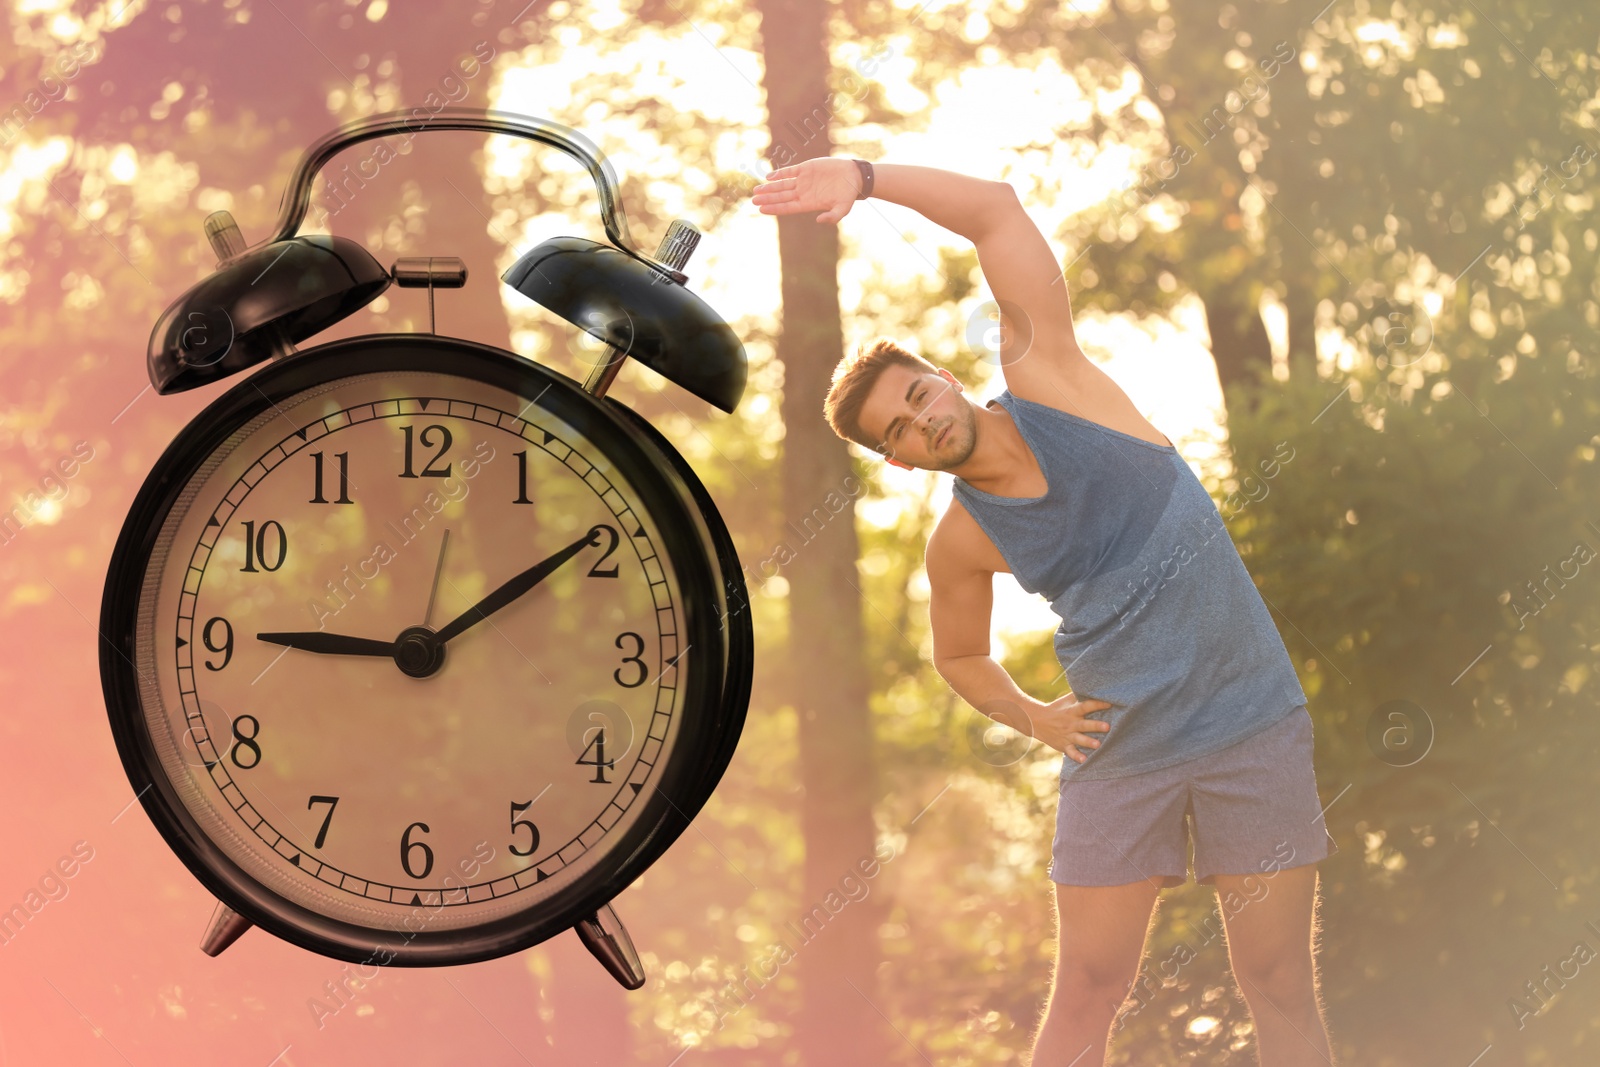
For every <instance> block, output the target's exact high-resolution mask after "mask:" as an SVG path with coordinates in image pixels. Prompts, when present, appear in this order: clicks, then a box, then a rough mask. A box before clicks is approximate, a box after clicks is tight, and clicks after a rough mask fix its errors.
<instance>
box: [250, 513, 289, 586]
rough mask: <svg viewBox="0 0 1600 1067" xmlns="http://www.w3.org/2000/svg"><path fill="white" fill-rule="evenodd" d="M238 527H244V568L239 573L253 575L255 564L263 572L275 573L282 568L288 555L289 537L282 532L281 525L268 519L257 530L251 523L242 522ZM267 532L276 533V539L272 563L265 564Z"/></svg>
mask: <svg viewBox="0 0 1600 1067" xmlns="http://www.w3.org/2000/svg"><path fill="white" fill-rule="evenodd" d="M239 525H241V526H243V527H244V566H243V567H240V568H239V569H240V570H241V571H246V572H248V573H250V574H255V573H256V564H257V563H260V564H261V569H262V570H264V571H275V570H277V569H278V568H279V567H281V566H283V561H284V559H285V557H287V556H288V555H289V535H288V534H286V533H284V532H283V526H282V524H281V523H278V522H276V521H274V520H272V519H268V520H267V521H266V522H264V523H262V524H261V529H259V530H258V529H256V524H255V523H253V522H242V523H240V524H239ZM268 530H276V531H277V532H278V535H277V537H275V538H274V539H273V540H274V543H275V545H276V550H275V551H274V552H273V553H272V555H273V557H274V562H272V563H268V562H267V547H268V545H267V531H268Z"/></svg>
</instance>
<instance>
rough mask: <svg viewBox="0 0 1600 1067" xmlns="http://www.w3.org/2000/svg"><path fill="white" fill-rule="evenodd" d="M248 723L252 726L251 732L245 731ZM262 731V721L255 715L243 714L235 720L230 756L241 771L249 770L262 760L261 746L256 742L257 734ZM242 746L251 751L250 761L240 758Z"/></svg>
mask: <svg viewBox="0 0 1600 1067" xmlns="http://www.w3.org/2000/svg"><path fill="white" fill-rule="evenodd" d="M246 725H249V727H250V732H249V733H245V732H244V728H245V726H246ZM260 732H261V722H260V720H259V719H257V718H256V717H255V716H254V715H241V716H239V717H238V718H237V719H235V720H233V747H232V748H230V749H229V750H228V758H230V759H232V760H233V765H234V766H235V767H237V768H239V769H240V770H241V771H248V770H249V769H250V768H251V767H254V766H255V765H256V764H258V763H260V762H261V746H260V745H258V744H256V734H258V733H260ZM241 748H242V749H244V750H245V751H246V752H248V753H250V762H249V763H246V762H245V761H244V760H242V759H240V758H239V750H240V749H241Z"/></svg>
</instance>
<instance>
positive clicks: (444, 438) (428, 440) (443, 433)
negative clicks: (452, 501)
mask: <svg viewBox="0 0 1600 1067" xmlns="http://www.w3.org/2000/svg"><path fill="white" fill-rule="evenodd" d="M435 430H437V431H438V433H437V434H435V433H434V431H435ZM400 432H401V433H403V434H405V435H406V469H405V470H403V471H401V472H400V477H402V478H448V477H450V464H448V463H446V464H445V465H444V466H443V467H441V468H439V469H438V470H435V469H434V464H435V463H438V462H439V461H440V460H441V459H443V458H444V454H445V453H446V452H448V451H450V442H451V437H450V431H449V430H448V429H446V428H445V427H443V426H440V425H439V424H438V423H433V424H431V425H428V426H424V427H423V428H422V433H420V434H418V435H417V436H418V437H419V438H420V439H421V442H422V447H423V448H432V447H433V442H434V439H435V437H438V438H439V440H440V444H439V451H437V452H435V453H434V454H433V458H432V459H430V460H428V465H427V466H426V467H423V468H422V473H421V474H417V473H414V469H413V467H412V460H411V436H412V427H410V426H402V427H400Z"/></svg>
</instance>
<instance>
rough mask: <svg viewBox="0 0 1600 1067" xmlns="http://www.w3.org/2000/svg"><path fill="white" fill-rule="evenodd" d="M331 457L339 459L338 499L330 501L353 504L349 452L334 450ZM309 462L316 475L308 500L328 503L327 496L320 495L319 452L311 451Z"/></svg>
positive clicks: (313, 502) (316, 502) (320, 455)
mask: <svg viewBox="0 0 1600 1067" xmlns="http://www.w3.org/2000/svg"><path fill="white" fill-rule="evenodd" d="M333 458H334V459H336V460H338V461H339V499H337V500H335V501H332V503H335V504H353V503H355V501H353V500H351V499H350V453H348V452H335V453H334V454H333ZM311 464H312V468H313V471H314V473H315V475H316V482H317V487H316V491H315V492H314V493H313V494H312V496H311V500H310V501H309V502H310V503H312V504H327V503H329V500H328V498H327V497H325V496H323V495H322V453H321V452H313V453H311Z"/></svg>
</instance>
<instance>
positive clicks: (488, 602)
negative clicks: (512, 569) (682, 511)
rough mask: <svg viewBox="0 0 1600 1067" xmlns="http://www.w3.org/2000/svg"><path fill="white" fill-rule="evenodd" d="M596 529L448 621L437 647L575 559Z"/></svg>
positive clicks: (596, 531) (439, 634)
mask: <svg viewBox="0 0 1600 1067" xmlns="http://www.w3.org/2000/svg"><path fill="white" fill-rule="evenodd" d="M600 529H601V528H600V527H599V526H591V527H590V528H589V532H588V533H586V534H584V535H583V536H582V537H580V538H578V540H576V541H574V542H572V544H570V545H568V546H567V547H566V548H563V549H562V550H561V551H559V552H557V553H556V554H555V555H553V556H551V557H550V558H548V559H546V560H544V561H542V562H540V563H535V564H534V565H533V566H531V567H529V568H528V569H527V570H525V571H523V572H522V573H521V574H519V575H517V576H516V577H515V578H512V579H510V580H509V581H507V582H506V583H505V584H503V585H501V586H500V588H498V589H496V590H495V591H494V592H492V593H490V594H489V595H488V596H486V597H484V598H483V599H482V600H480V601H478V602H477V603H476V604H474V605H472V607H470V608H468V609H467V610H466V611H464V612H462V613H461V614H460V615H458V616H456V617H455V618H454V619H452V620H450V622H449V623H447V624H446V625H445V626H444V627H443V628H442V629H441V630H439V631H438V633H437V634H436V637H437V638H438V641H439V643H440V644H441V645H442V644H444V643H445V642H446V641H448V640H450V639H451V638H452V637H456V636H459V635H460V634H461V632H462V631H464V630H466V629H467V628H468V627H469V626H472V625H474V624H475V623H478V622H480V621H482V620H483V619H485V618H488V617H489V616H490V615H492V614H494V613H495V612H497V611H499V610H500V609H501V608H503V607H505V606H506V605H507V604H509V603H511V602H512V601H513V600H515V599H517V597H519V596H521V595H522V594H523V593H526V592H527V591H528V590H530V589H532V588H533V587H534V586H536V585H538V584H539V583H540V582H542V581H544V580H545V579H546V578H547V577H549V576H550V573H551V572H552V571H554V570H555V569H556V568H557V567H559V566H561V565H562V564H563V563H565V562H567V560H569V559H571V558H572V557H573V556H576V555H577V554H578V552H579V551H580V550H582V549H583V548H585V547H586V546H588V545H591V544H593V543H594V542H595V539H596V538H597V537H598V536H599V535H600Z"/></svg>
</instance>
